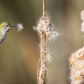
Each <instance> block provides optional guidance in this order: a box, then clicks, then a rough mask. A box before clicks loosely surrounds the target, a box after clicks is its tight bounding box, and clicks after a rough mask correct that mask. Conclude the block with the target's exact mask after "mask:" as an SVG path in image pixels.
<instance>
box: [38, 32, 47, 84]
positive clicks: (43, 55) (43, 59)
mask: <svg viewBox="0 0 84 84" xmlns="http://www.w3.org/2000/svg"><path fill="white" fill-rule="evenodd" d="M46 67H47V62H46V34H45V32H43V31H42V32H41V70H42V75H40V76H41V77H40V78H41V79H42V80H43V81H42V83H41V84H46V81H47V80H46V79H47V78H46Z"/></svg>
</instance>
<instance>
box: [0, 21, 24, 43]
mask: <svg viewBox="0 0 84 84" xmlns="http://www.w3.org/2000/svg"><path fill="white" fill-rule="evenodd" d="M12 27H18V30H20V29H21V30H22V29H23V26H22V24H17V25H10V23H8V22H2V23H1V24H0V44H2V43H3V42H4V40H5V38H6V34H7V32H8V31H9V30H10V29H11V28H12Z"/></svg>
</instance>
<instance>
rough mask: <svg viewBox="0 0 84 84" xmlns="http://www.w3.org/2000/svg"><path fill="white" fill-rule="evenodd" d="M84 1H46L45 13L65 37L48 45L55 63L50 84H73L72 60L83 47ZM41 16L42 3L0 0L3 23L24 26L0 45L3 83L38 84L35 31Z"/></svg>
mask: <svg viewBox="0 0 84 84" xmlns="http://www.w3.org/2000/svg"><path fill="white" fill-rule="evenodd" d="M82 10H84V0H46V11H47V13H48V14H49V16H50V19H51V21H52V23H53V24H54V27H55V28H56V30H57V31H58V32H59V33H61V34H62V35H61V36H60V37H59V38H58V39H57V40H56V41H54V42H51V43H50V42H49V48H50V53H51V55H52V58H53V61H52V63H49V64H48V71H49V74H48V75H49V77H48V80H49V82H48V84H70V80H69V73H70V71H69V57H70V55H71V54H72V53H73V52H75V51H76V50H78V49H79V48H81V47H83V33H81V23H82V20H81V19H80V12H81V11H82ZM41 16H42V0H0V23H1V22H4V21H7V22H9V23H10V24H12V25H14V24H17V23H22V24H23V26H24V29H23V30H22V31H21V32H19V33H18V32H17V28H12V29H11V30H10V31H9V32H8V33H7V37H6V39H5V42H4V43H3V44H2V45H0V84H37V66H38V60H39V56H40V48H39V44H40V39H39V36H38V33H37V32H36V31H34V30H33V26H36V24H37V22H38V20H39V18H40V17H41Z"/></svg>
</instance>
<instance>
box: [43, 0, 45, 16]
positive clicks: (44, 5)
mask: <svg viewBox="0 0 84 84" xmlns="http://www.w3.org/2000/svg"><path fill="white" fill-rule="evenodd" d="M43 17H45V0H43Z"/></svg>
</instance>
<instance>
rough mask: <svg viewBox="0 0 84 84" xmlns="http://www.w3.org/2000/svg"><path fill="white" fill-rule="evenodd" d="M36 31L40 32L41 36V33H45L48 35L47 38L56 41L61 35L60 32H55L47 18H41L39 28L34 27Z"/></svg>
mask: <svg viewBox="0 0 84 84" xmlns="http://www.w3.org/2000/svg"><path fill="white" fill-rule="evenodd" d="M34 30H36V31H38V33H39V34H41V32H42V31H43V32H44V33H45V34H46V37H47V38H49V40H50V38H51V39H55V38H56V37H57V36H59V35H60V34H58V32H56V31H54V29H53V26H52V24H51V21H50V19H49V17H47V16H46V17H41V18H40V20H39V22H38V24H37V27H34Z"/></svg>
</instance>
